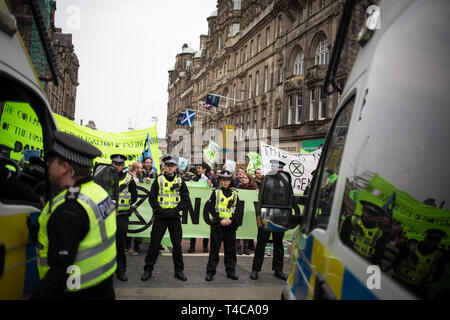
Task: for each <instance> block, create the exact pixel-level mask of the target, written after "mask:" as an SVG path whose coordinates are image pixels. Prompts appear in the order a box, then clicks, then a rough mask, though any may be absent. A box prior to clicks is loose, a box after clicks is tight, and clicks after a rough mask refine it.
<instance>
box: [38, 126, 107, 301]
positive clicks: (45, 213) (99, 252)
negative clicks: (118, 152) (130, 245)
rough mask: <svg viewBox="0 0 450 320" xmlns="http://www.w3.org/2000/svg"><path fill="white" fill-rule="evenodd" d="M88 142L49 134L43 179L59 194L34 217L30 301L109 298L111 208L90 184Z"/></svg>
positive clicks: (102, 192) (91, 152)
mask: <svg viewBox="0 0 450 320" xmlns="http://www.w3.org/2000/svg"><path fill="white" fill-rule="evenodd" d="M100 155H101V152H100V150H98V149H97V148H95V147H94V146H92V145H91V144H89V143H87V142H85V141H83V140H81V139H79V138H77V137H74V136H72V135H69V134H67V133H63V132H55V134H54V143H53V145H52V147H51V149H50V151H49V152H48V153H47V154H46V165H47V167H48V175H49V178H50V180H51V181H52V182H54V183H56V184H57V185H58V186H59V187H60V188H61V189H63V191H61V192H60V193H59V194H58V195H57V196H55V197H54V198H53V199H52V200H50V201H49V202H48V203H47V204H46V206H45V207H44V209H43V210H42V213H41V215H40V216H39V220H38V222H39V231H38V238H37V240H38V243H37V248H38V249H37V253H38V271H39V277H40V279H41V281H40V283H39V285H38V287H37V289H36V290H35V291H34V292H33V293H32V295H31V299H114V297H115V296H114V288H113V274H114V271H115V269H116V245H115V234H116V215H115V205H114V202H113V201H112V200H111V198H110V197H109V196H108V194H107V192H106V191H105V190H104V189H103V188H102V187H100V186H99V185H97V184H96V183H95V182H93V181H92V178H91V169H92V165H93V159H94V158H95V157H98V156H100Z"/></svg>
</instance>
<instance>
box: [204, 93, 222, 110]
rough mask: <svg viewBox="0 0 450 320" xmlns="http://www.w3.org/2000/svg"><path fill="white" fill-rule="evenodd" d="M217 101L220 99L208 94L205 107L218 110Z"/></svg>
mask: <svg viewBox="0 0 450 320" xmlns="http://www.w3.org/2000/svg"><path fill="white" fill-rule="evenodd" d="M219 99H220V97H219V96H216V95H213V94H208V95H207V96H206V105H209V106H213V107H215V108H218V107H219Z"/></svg>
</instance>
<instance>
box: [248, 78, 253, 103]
mask: <svg viewBox="0 0 450 320" xmlns="http://www.w3.org/2000/svg"><path fill="white" fill-rule="evenodd" d="M252 80H253V79H252V76H251V75H250V76H249V77H248V98H249V99H251V98H252V90H253V89H252V82H253V81H252Z"/></svg>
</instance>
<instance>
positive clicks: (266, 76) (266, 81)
mask: <svg viewBox="0 0 450 320" xmlns="http://www.w3.org/2000/svg"><path fill="white" fill-rule="evenodd" d="M268 90H269V67H268V66H265V67H264V92H267V91H268Z"/></svg>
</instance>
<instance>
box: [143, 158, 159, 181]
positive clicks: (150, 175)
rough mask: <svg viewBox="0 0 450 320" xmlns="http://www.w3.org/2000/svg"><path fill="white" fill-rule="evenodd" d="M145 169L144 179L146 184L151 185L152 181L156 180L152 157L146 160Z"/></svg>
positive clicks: (144, 162)
mask: <svg viewBox="0 0 450 320" xmlns="http://www.w3.org/2000/svg"><path fill="white" fill-rule="evenodd" d="M143 165H144V168H143V170H142V174H143V178H144V180H145V182H147V183H150V181H151V180H150V179H155V178H156V175H157V174H156V172H155V170H154V169H153V159H152V158H150V157H146V158H144V161H143Z"/></svg>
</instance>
